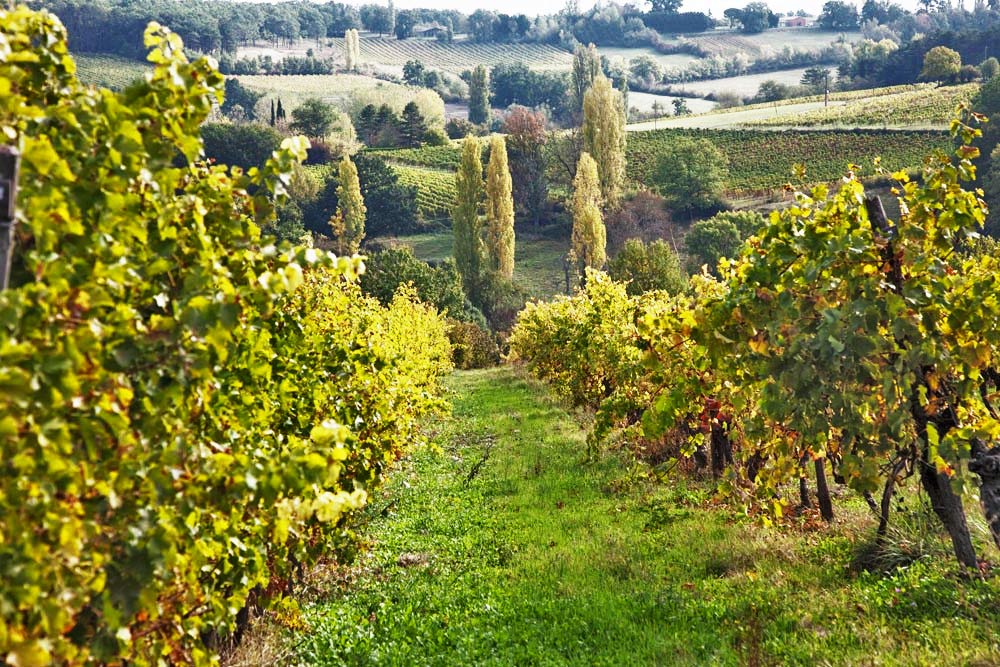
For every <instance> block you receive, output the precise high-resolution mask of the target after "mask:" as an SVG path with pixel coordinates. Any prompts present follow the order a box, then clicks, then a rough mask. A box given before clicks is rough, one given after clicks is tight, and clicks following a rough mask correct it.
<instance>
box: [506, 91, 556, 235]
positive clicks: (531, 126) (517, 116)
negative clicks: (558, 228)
mask: <svg viewBox="0 0 1000 667" xmlns="http://www.w3.org/2000/svg"><path fill="white" fill-rule="evenodd" d="M504 131H505V132H506V133H507V140H506V143H507V157H508V158H509V159H510V177H511V180H512V181H513V183H514V203H515V205H516V206H517V211H518V214H519V215H520V216H523V218H527V219H528V220H530V221H531V222H532V223H533V224H535V225H537V224H539V222H540V221H541V216H542V212H543V210H544V209H545V202H546V199H547V198H548V193H549V188H548V178H547V176H546V173H545V155H544V154H543V152H542V150H543V148H544V146H545V141H546V135H545V115H544V114H543V113H542V112H540V111H532V110H531V109H528V108H527V107H523V106H515V107H513V108H512V109H511V110H510V112H509V113H508V114H507V118H506V120H505V121H504Z"/></svg>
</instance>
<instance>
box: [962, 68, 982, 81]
mask: <svg viewBox="0 0 1000 667" xmlns="http://www.w3.org/2000/svg"><path fill="white" fill-rule="evenodd" d="M979 77H980V72H979V68H978V67H976V66H975V65H962V67H961V68H959V70H958V80H959V81H961V82H962V83H969V82H970V81H975V80H976V79H978V78H979Z"/></svg>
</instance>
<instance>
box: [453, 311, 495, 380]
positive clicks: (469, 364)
mask: <svg viewBox="0 0 1000 667" xmlns="http://www.w3.org/2000/svg"><path fill="white" fill-rule="evenodd" d="M448 340H449V341H450V342H451V346H452V356H451V360H452V363H453V364H454V365H455V368H461V369H462V370H468V369H470V368H488V367H490V366H495V365H497V364H498V363H500V350H499V348H498V347H497V341H496V338H495V337H494V336H493V334H491V333H490V332H489V331H488V330H486V329H484V328H483V327H481V326H479V325H478V324H474V323H472V322H462V321H460V320H455V319H449V320H448Z"/></svg>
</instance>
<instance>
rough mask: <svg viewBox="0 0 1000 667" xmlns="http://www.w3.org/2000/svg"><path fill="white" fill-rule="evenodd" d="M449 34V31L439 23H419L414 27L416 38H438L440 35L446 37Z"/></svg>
mask: <svg viewBox="0 0 1000 667" xmlns="http://www.w3.org/2000/svg"><path fill="white" fill-rule="evenodd" d="M447 32H448V29H447V28H445V27H444V26H443V25H441V24H439V23H418V24H417V25H415V26H413V36H414V37H431V38H433V37H437V36H438V35H444V34H445V33H447Z"/></svg>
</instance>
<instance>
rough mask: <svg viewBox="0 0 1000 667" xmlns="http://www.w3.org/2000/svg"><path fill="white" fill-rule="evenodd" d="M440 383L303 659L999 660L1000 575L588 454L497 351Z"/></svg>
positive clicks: (564, 418) (576, 430)
mask: <svg viewBox="0 0 1000 667" xmlns="http://www.w3.org/2000/svg"><path fill="white" fill-rule="evenodd" d="M451 387H452V389H453V390H454V392H455V396H454V412H453V416H452V418H451V419H448V420H442V422H441V423H440V424H439V425H438V428H439V432H438V434H437V437H436V440H437V442H438V443H440V445H441V448H442V450H441V451H437V452H435V451H432V450H431V449H425V450H421V451H418V452H417V453H415V454H414V456H413V457H412V458H411V459H410V460H409V461H408V462H407V465H406V466H405V467H404V469H403V470H401V471H400V472H399V473H397V474H396V476H395V477H394V480H393V483H392V485H391V486H390V488H388V489H387V491H386V493H385V494H384V495H380V497H379V498H376V499H374V500H373V502H372V511H371V512H370V516H371V523H370V524H369V525H368V526H367V527H366V529H365V532H366V533H368V534H370V535H372V536H374V537H375V540H376V541H375V543H374V544H373V545H372V549H371V551H370V553H369V554H368V555H367V556H366V557H365V558H363V559H362V561H361V563H360V564H359V565H358V566H357V567H355V568H354V569H352V570H351V571H350V572H349V573H345V574H343V575H342V577H341V578H339V579H337V585H335V586H334V588H335V591H334V593H333V594H332V595H331V596H330V597H329V599H328V600H327V601H326V602H323V603H321V604H318V605H314V606H312V607H310V608H309V609H308V610H307V613H306V620H307V622H308V624H309V626H310V629H309V631H308V632H306V633H302V634H300V635H299V636H298V637H297V638H296V643H297V644H298V653H299V659H300V660H301V661H302V662H303V663H305V664H310V665H703V664H705V665H707V664H722V665H769V664H774V665H788V664H801V665H826V664H829V665H897V664H899V665H903V664H907V665H919V664H929V663H930V662H932V661H933V662H936V663H937V664H949V665H989V664H997V659H998V658H1000V635H998V633H997V629H998V628H1000V624H998V614H1000V612H998V611H997V603H996V601H997V599H998V598H997V597H996V596H997V586H996V585H995V584H979V583H961V582H957V581H956V580H954V579H953V578H952V575H951V574H950V573H949V572H950V570H949V568H948V567H940V566H937V565H934V566H932V565H930V564H928V565H924V564H922V563H917V564H915V565H912V566H910V567H909V568H907V569H905V570H902V571H900V572H899V573H898V574H896V575H893V576H892V577H876V576H874V575H867V574H861V575H853V574H850V573H849V572H848V571H847V570H846V569H845V566H844V565H845V563H847V562H849V561H850V556H851V543H850V539H849V538H848V537H847V536H846V535H845V532H847V530H848V527H849V526H850V525H851V524H850V522H847V524H846V525H845V526H841V528H840V529H838V530H835V531H826V530H822V531H809V530H807V529H804V528H803V529H795V528H794V527H793V528H791V529H785V530H783V531H776V530H775V531H771V530H766V529H763V528H761V527H759V526H757V525H755V524H752V523H750V522H748V521H742V522H740V521H734V520H733V514H732V512H731V511H726V510H722V509H717V510H712V509H706V508H704V507H701V505H703V502H704V500H705V497H706V495H707V493H706V492H705V491H703V490H700V489H699V488H698V487H696V486H685V485H677V484H673V485H664V484H656V485H653V484H650V483H648V482H645V481H643V480H642V479H641V477H640V476H639V475H637V474H636V473H635V471H633V470H631V469H630V468H629V467H628V466H627V465H625V464H624V463H623V462H622V461H620V460H619V459H618V458H616V457H614V456H608V457H605V458H604V459H603V460H602V461H601V462H599V463H595V464H584V463H583V462H582V452H583V451H584V433H583V431H582V430H581V428H580V427H579V425H578V424H577V423H576V422H575V421H574V420H573V418H572V417H571V416H570V415H568V414H567V413H566V412H565V411H564V410H563V409H562V408H560V407H559V406H558V405H557V404H556V403H554V402H553V401H552V400H551V399H550V398H549V396H548V394H547V392H546V391H545V390H544V389H542V388H540V387H538V386H536V385H535V384H533V383H531V382H530V381H526V380H524V379H523V378H522V377H521V376H519V375H518V374H517V372H516V371H513V370H511V369H510V368H499V369H491V370H486V371H473V372H465V373H457V374H455V375H454V376H453V377H452V379H451ZM935 656H936V658H935ZM944 657H946V659H944V661H943V662H942V661H941V660H942V658H944Z"/></svg>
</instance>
